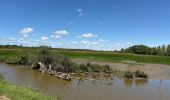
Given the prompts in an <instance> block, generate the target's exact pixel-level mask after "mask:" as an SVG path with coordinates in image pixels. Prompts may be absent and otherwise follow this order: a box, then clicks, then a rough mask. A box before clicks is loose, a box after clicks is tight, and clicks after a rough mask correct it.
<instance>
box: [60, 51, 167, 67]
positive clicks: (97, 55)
mask: <svg viewBox="0 0 170 100" xmlns="http://www.w3.org/2000/svg"><path fill="white" fill-rule="evenodd" d="M61 53H63V54H65V55H66V56H68V57H70V58H76V59H89V60H90V61H99V62H122V61H135V62H139V63H155V64H168V65H169V64H170V57H167V56H152V55H136V54H121V53H113V52H91V51H88V52H85V51H81V52H69V51H67V52H61Z"/></svg>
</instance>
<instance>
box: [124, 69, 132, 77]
mask: <svg viewBox="0 0 170 100" xmlns="http://www.w3.org/2000/svg"><path fill="white" fill-rule="evenodd" d="M124 77H125V78H127V79H133V73H132V72H130V71H125V72H124Z"/></svg>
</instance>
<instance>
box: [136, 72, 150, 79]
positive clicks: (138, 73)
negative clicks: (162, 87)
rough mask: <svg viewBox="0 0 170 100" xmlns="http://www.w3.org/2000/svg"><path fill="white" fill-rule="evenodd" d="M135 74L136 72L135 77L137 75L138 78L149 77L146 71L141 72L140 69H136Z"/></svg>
mask: <svg viewBox="0 0 170 100" xmlns="http://www.w3.org/2000/svg"><path fill="white" fill-rule="evenodd" d="M134 74H135V77H137V78H148V75H147V74H145V73H144V72H141V71H139V70H136V71H135V72H134Z"/></svg>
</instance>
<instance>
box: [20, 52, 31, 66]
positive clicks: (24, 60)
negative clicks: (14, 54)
mask: <svg viewBox="0 0 170 100" xmlns="http://www.w3.org/2000/svg"><path fill="white" fill-rule="evenodd" d="M17 63H18V64H19V65H29V64H30V62H29V56H28V54H24V55H21V56H19V57H18V61H17Z"/></svg>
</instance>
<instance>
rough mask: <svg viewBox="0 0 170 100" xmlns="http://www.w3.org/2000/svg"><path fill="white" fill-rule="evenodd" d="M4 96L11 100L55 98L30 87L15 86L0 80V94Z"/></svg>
mask: <svg viewBox="0 0 170 100" xmlns="http://www.w3.org/2000/svg"><path fill="white" fill-rule="evenodd" d="M1 95H2V96H6V97H8V98H10V99H11V100H57V98H53V97H48V96H44V95H42V94H41V93H39V92H38V91H35V90H32V89H30V88H26V87H21V86H16V85H14V84H11V83H8V82H6V81H4V80H2V79H1V80H0V96H1Z"/></svg>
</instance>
